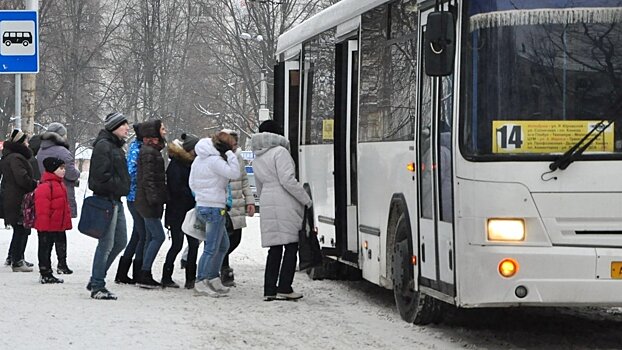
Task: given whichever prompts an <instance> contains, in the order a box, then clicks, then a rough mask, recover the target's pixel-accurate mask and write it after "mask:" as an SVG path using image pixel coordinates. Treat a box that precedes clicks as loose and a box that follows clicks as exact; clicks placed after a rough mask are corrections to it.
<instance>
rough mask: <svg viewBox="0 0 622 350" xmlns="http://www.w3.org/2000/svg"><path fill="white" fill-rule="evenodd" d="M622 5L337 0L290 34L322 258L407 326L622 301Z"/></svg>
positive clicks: (281, 47) (284, 93) (298, 134)
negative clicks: (482, 310) (387, 301)
mask: <svg viewBox="0 0 622 350" xmlns="http://www.w3.org/2000/svg"><path fill="white" fill-rule="evenodd" d="M620 48H622V0H572V1H571V0H538V1H529V0H452V1H442V3H441V1H440V0H437V1H422V0H418V1H417V0H395V1H386V0H342V1H340V2H338V3H337V4H335V5H333V6H332V7H330V8H327V9H325V10H324V11H322V12H320V13H318V14H317V15H315V16H314V17H312V18H310V19H309V20H307V21H305V22H304V23H301V24H300V25H298V26H297V27H295V28H293V29H291V30H290V31H288V32H286V33H284V34H283V35H281V36H280V37H279V39H278V44H277V60H278V65H277V67H276V68H275V101H276V102H275V105H274V119H275V120H277V121H278V122H279V123H282V125H283V127H284V131H285V134H286V136H287V137H288V138H289V139H290V141H291V144H292V154H293V156H294V159H295V161H296V163H297V166H298V172H299V173H298V175H299V179H300V181H301V182H302V183H304V184H307V185H308V186H309V188H310V193H311V196H312V199H313V203H314V222H315V226H316V227H317V230H318V237H319V238H320V242H321V246H322V249H323V252H324V254H325V256H326V258H329V259H332V260H331V261H333V262H334V261H336V262H338V263H339V264H345V265H348V266H350V267H354V268H356V269H357V270H356V271H360V273H361V274H362V276H363V278H364V279H366V280H368V281H371V282H373V283H375V284H377V285H380V286H383V287H386V288H389V289H393V291H394V294H395V299H396V304H397V308H398V311H399V313H400V315H401V316H402V318H403V319H404V320H406V321H408V322H415V323H418V324H425V323H428V322H434V321H437V320H439V319H440V318H441V317H442V312H443V311H442V310H443V309H444V308H443V307H441V306H442V305H444V303H448V304H451V305H455V306H458V307H466V308H473V307H500V306H521V305H529V306H560V305H566V306H579V305H621V304H622V181H621V180H620V176H621V174H622V122H621V120H620V119H621V117H622V50H621V49H620Z"/></svg>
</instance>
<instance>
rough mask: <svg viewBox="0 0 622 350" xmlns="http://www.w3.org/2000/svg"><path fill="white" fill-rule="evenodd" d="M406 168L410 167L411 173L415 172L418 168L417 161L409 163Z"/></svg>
mask: <svg viewBox="0 0 622 350" xmlns="http://www.w3.org/2000/svg"><path fill="white" fill-rule="evenodd" d="M406 169H408V171H410V172H411V173H414V172H415V170H417V169H416V168H415V163H408V165H406Z"/></svg>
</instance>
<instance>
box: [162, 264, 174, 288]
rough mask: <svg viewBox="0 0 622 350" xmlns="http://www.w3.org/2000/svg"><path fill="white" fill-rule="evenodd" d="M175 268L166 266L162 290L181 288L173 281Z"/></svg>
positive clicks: (163, 271)
mask: <svg viewBox="0 0 622 350" xmlns="http://www.w3.org/2000/svg"><path fill="white" fill-rule="evenodd" d="M172 276H173V267H172V266H166V265H165V266H164V269H163V270H162V280H161V281H160V283H162V288H179V284H177V283H175V281H173V277H172Z"/></svg>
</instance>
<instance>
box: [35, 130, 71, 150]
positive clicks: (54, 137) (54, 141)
mask: <svg viewBox="0 0 622 350" xmlns="http://www.w3.org/2000/svg"><path fill="white" fill-rule="evenodd" d="M52 146H63V147H65V148H67V149H69V144H68V143H67V141H65V138H64V137H62V136H60V135H59V134H57V133H55V132H51V131H46V132H44V133H43V135H41V148H50V147H52Z"/></svg>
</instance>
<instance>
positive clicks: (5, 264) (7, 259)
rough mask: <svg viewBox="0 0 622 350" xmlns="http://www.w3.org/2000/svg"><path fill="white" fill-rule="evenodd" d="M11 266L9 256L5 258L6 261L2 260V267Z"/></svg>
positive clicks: (11, 262)
mask: <svg viewBox="0 0 622 350" xmlns="http://www.w3.org/2000/svg"><path fill="white" fill-rule="evenodd" d="M11 264H13V261H11V257H10V256H7V257H6V260H4V266H11Z"/></svg>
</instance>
